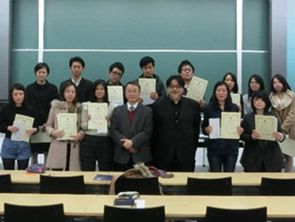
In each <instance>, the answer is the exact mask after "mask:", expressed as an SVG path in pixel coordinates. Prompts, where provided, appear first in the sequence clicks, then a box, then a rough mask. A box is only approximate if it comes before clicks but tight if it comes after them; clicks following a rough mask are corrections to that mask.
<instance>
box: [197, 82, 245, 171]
mask: <svg viewBox="0 0 295 222" xmlns="http://www.w3.org/2000/svg"><path fill="white" fill-rule="evenodd" d="M223 114H227V115H224V116H227V118H225V119H229V118H231V120H230V121H227V122H225V124H222V123H223V120H222V116H223ZM228 117H229V118H228ZM240 117H241V115H240V113H239V108H238V106H237V105H236V104H233V103H232V101H231V96H230V90H229V88H228V87H227V85H226V84H225V83H224V82H223V81H220V82H217V83H216V84H215V86H214V90H213V95H212V97H211V100H210V103H209V104H208V105H207V106H206V108H205V110H204V121H203V124H202V130H203V133H204V134H205V135H209V140H208V147H207V150H208V154H207V155H208V161H209V167H210V171H211V172H222V171H224V172H233V171H234V170H235V166H236V161H237V156H238V149H239V137H240V134H242V132H243V130H242V128H241V127H239V126H240ZM220 122H221V128H220ZM223 125H225V127H224V128H223V127H222V126H223Z"/></svg>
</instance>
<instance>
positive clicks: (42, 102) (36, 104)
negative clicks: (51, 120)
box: [27, 81, 58, 125]
mask: <svg viewBox="0 0 295 222" xmlns="http://www.w3.org/2000/svg"><path fill="white" fill-rule="evenodd" d="M27 93H28V102H29V104H30V105H31V106H32V107H33V108H34V110H35V112H36V114H37V115H38V120H39V121H38V122H39V124H40V125H42V124H44V123H46V122H47V118H48V113H49V110H50V107H51V105H50V103H51V101H52V100H54V99H57V97H58V92H57V87H56V86H55V85H53V84H51V83H49V82H48V81H47V82H46V83H45V84H44V85H39V84H38V83H37V82H34V83H32V84H30V85H28V86H27Z"/></svg>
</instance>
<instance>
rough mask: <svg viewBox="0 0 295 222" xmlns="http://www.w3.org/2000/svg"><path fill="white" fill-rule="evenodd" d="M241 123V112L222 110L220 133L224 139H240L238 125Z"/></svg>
mask: <svg viewBox="0 0 295 222" xmlns="http://www.w3.org/2000/svg"><path fill="white" fill-rule="evenodd" d="M240 124H241V113H239V112H222V113H221V129H220V131H221V132H220V135H221V138H223V139H239V138H240V135H239V133H238V130H237V127H239V126H240Z"/></svg>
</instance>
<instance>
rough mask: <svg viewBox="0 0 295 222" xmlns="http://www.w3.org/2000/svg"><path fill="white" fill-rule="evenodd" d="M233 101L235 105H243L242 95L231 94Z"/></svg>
mask: <svg viewBox="0 0 295 222" xmlns="http://www.w3.org/2000/svg"><path fill="white" fill-rule="evenodd" d="M230 95H231V100H232V102H233V103H234V104H236V105H238V106H240V105H241V95H240V94H239V93H231V94H230Z"/></svg>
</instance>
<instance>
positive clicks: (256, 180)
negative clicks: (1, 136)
mask: <svg viewBox="0 0 295 222" xmlns="http://www.w3.org/2000/svg"><path fill="white" fill-rule="evenodd" d="M1 174H11V179H12V182H13V183H16V184H38V183H39V174H32V173H27V172H26V171H21V170H1V171H0V175H1ZM97 174H105V175H114V176H119V175H120V174H121V172H102V171H95V172H81V171H68V172H62V171H47V172H46V173H45V174H44V175H52V176H75V175H84V181H85V184H87V185H109V184H110V181H108V180H106V181H95V180H94V179H93V178H94V177H95V175H97ZM173 174H174V177H172V178H159V181H160V183H161V184H162V185H163V186H185V185H186V181H187V177H196V178H221V177H232V183H233V186H259V185H260V182H261V177H269V178H280V179H284V178H285V179H286V178H295V173H243V172H241V173H238V172H237V173H209V172H202V173H199V172H193V173H185V172H183V173H179V172H177V173H173Z"/></svg>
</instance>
